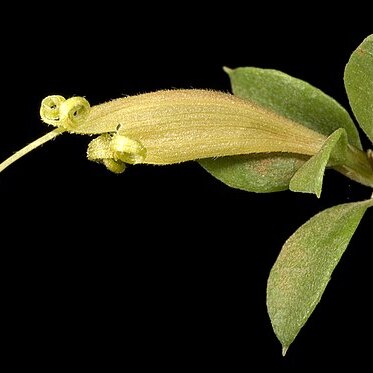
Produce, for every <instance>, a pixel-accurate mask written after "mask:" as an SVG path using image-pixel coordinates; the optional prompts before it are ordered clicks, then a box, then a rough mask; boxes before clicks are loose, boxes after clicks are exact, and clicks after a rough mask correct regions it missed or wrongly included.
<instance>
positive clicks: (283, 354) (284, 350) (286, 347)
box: [282, 346, 289, 357]
mask: <svg viewBox="0 0 373 373" xmlns="http://www.w3.org/2000/svg"><path fill="white" fill-rule="evenodd" d="M288 349H289V346H282V356H284V357H285V355H286V352H287V351H288Z"/></svg>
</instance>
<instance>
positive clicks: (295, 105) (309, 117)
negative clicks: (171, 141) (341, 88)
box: [199, 67, 361, 193]
mask: <svg viewBox="0 0 373 373" xmlns="http://www.w3.org/2000/svg"><path fill="white" fill-rule="evenodd" d="M224 70H225V71H226V72H227V73H228V75H229V77H230V80H231V83H232V90H233V93H234V94H235V95H237V96H239V97H241V98H244V99H248V100H251V101H254V102H257V103H258V104H260V105H262V106H264V107H267V108H270V109H271V110H272V111H275V112H277V113H278V114H280V115H283V116H285V117H287V118H289V119H292V120H294V121H296V122H298V123H301V124H303V125H304V126H306V127H309V128H311V129H313V130H316V131H318V132H321V133H322V134H325V135H327V136H329V135H330V134H331V133H333V132H334V131H335V130H337V129H338V128H340V127H342V128H345V129H346V132H347V134H348V138H349V142H350V143H351V144H353V145H355V146H357V147H358V148H361V144H360V139H359V135H358V131H357V129H356V128H355V126H354V123H353V121H352V119H351V118H350V117H349V115H348V113H347V111H346V110H344V109H343V108H342V107H341V106H340V105H339V104H338V103H337V102H336V101H335V100H333V99H332V98H331V97H329V96H327V95H326V94H325V93H323V92H321V91H320V90H319V89H317V88H315V87H313V86H311V85H310V84H308V83H306V82H304V81H302V80H299V79H296V78H293V77H291V76H289V75H286V74H284V73H282V72H280V71H276V70H270V69H258V68H254V67H241V68H237V69H234V70H232V69H228V68H225V69H224ZM305 160H306V158H303V157H299V156H296V155H292V154H265V155H250V156H246V155H245V156H234V157H224V158H216V159H203V160H200V161H199V163H200V164H201V165H202V166H203V167H204V168H205V169H206V170H207V171H208V172H210V173H211V174H212V175H213V176H214V177H216V178H217V179H219V180H221V181H222V182H224V183H225V184H227V185H229V186H231V187H235V188H239V189H243V190H247V191H251V192H260V193H269V192H276V191H281V190H286V189H288V188H289V183H290V180H291V178H292V177H293V176H294V173H295V172H296V171H297V170H298V168H299V167H300V166H301V165H302V164H303V163H304V161H305Z"/></svg>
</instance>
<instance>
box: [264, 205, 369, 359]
mask: <svg viewBox="0 0 373 373" xmlns="http://www.w3.org/2000/svg"><path fill="white" fill-rule="evenodd" d="M372 206H373V199H370V200H367V201H362V202H352V203H346V204H343V205H338V206H334V207H331V208H329V209H327V210H324V211H322V212H320V213H319V214H317V215H315V216H314V217H313V218H311V219H310V220H308V221H307V222H306V223H305V224H304V225H302V226H301V227H300V228H299V229H298V230H297V231H296V232H295V233H294V234H293V235H292V236H291V237H290V238H289V239H288V240H287V241H286V242H285V244H284V246H283V248H282V250H281V252H280V254H279V256H278V258H277V260H276V263H275V264H274V266H273V268H272V270H271V272H270V275H269V278H268V284H267V309H268V314H269V316H270V319H271V322H272V326H273V329H274V332H275V334H276V336H277V338H278V339H279V341H280V342H281V344H282V349H283V355H285V353H286V351H287V349H288V347H289V346H290V344H291V343H292V342H293V341H294V339H295V337H296V336H297V334H298V333H299V331H300V330H301V328H302V327H303V325H304V324H305V323H306V321H307V319H308V318H309V316H310V315H311V314H312V312H313V310H314V309H315V307H316V305H317V304H318V303H319V301H320V299H321V296H322V294H323V292H324V290H325V288H326V286H327V284H328V282H329V280H330V277H331V274H332V272H333V270H334V268H335V267H336V265H337V263H338V262H339V260H340V259H341V256H342V254H343V253H344V251H345V250H346V248H347V245H348V243H349V241H350V240H351V237H352V235H353V234H354V232H355V230H356V228H357V226H358V224H359V222H360V220H361V219H362V217H363V215H364V213H365V211H366V210H367V208H368V207H372Z"/></svg>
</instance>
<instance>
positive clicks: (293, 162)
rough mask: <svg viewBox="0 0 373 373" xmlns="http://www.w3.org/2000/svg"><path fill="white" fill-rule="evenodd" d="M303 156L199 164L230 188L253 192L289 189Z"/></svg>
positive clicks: (213, 160) (264, 156)
mask: <svg viewBox="0 0 373 373" xmlns="http://www.w3.org/2000/svg"><path fill="white" fill-rule="evenodd" d="M306 159H307V157H302V156H301V155H292V154H279V153H276V154H252V155H238V156H232V157H222V158H206V159H201V160H199V161H198V162H199V164H200V165H201V166H202V167H203V168H205V170H206V171H208V172H210V173H211V174H212V175H213V176H214V177H216V178H217V179H218V180H220V181H222V182H223V183H225V184H227V185H228V186H230V187H233V188H237V189H242V190H246V191H249V192H257V193H271V192H279V191H282V190H286V189H288V188H289V181H290V179H291V178H292V177H293V175H294V173H295V172H296V171H297V170H298V169H299V167H300V166H301V165H303V164H304V162H305V160H306Z"/></svg>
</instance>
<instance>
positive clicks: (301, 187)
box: [289, 128, 347, 198]
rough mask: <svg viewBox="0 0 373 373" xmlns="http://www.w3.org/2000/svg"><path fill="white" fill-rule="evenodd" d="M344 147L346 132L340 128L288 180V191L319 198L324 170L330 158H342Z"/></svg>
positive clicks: (345, 144)
mask: <svg viewBox="0 0 373 373" xmlns="http://www.w3.org/2000/svg"><path fill="white" fill-rule="evenodd" d="M337 145H339V146H337ZM346 147H347V138H346V131H345V130H344V129H343V128H340V129H338V130H336V131H335V132H333V133H332V134H331V135H330V136H329V137H328V139H327V140H326V141H325V144H324V145H323V146H322V148H321V149H320V151H319V152H318V153H317V154H316V155H314V156H313V157H311V158H310V159H309V160H308V161H307V162H306V163H304V164H303V166H302V167H300V168H299V170H298V171H297V172H296V173H295V174H294V176H293V178H292V179H291V180H290V185H289V189H290V190H291V191H293V192H302V193H314V194H316V196H317V197H318V198H320V195H321V190H322V183H323V179H324V173H325V168H326V166H327V165H328V162H329V160H330V158H331V156H332V155H334V158H343V154H344V152H343V150H344V149H346ZM335 153H338V154H335ZM340 153H342V154H340Z"/></svg>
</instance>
